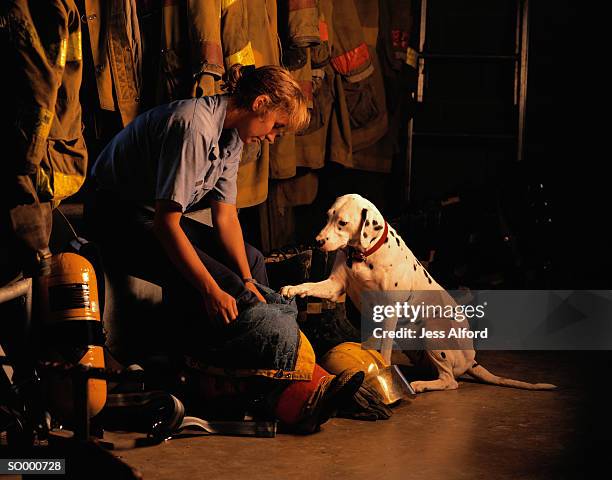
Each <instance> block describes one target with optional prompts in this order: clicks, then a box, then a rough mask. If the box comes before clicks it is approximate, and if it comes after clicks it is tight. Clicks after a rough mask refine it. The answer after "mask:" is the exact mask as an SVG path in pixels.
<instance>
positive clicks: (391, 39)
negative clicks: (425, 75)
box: [353, 0, 417, 173]
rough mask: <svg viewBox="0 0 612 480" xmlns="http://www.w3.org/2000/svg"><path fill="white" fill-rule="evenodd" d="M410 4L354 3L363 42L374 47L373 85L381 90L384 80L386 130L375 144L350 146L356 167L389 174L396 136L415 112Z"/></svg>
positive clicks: (397, 151) (414, 41)
mask: <svg viewBox="0 0 612 480" xmlns="http://www.w3.org/2000/svg"><path fill="white" fill-rule="evenodd" d="M413 3H414V2H412V0H391V1H388V2H379V4H378V8H377V9H376V10H377V11H374V9H373V8H372V2H370V1H364V0H358V1H356V6H357V7H358V12H359V17H360V18H361V20H362V24H363V31H364V34H365V36H366V41H367V43H368V45H369V46H370V47H371V48H372V47H373V46H374V45H377V53H378V55H377V58H375V62H376V71H377V74H375V75H380V76H379V77H378V76H377V77H375V82H374V85H375V87H376V88H377V89H380V88H382V83H381V80H384V92H385V96H386V110H387V115H388V121H389V128H388V129H387V132H386V134H385V135H384V136H383V137H382V138H381V139H380V140H378V141H377V142H376V143H374V144H372V145H370V146H367V147H366V148H360V149H358V151H355V146H353V164H354V165H355V168H359V169H362V170H369V171H376V172H382V173H389V172H390V171H391V168H392V163H393V159H394V156H395V157H397V155H399V154H400V146H399V136H400V134H401V129H402V125H405V123H406V118H407V116H408V117H409V116H411V115H412V112H414V98H413V93H414V92H415V91H416V78H417V77H416V65H417V64H416V62H417V54H416V50H415V48H416V45H417V38H416V33H417V32H416V31H415V29H413V22H414V11H413V7H414V5H413ZM374 21H376V22H374ZM379 27H380V28H379ZM376 39H378V40H376ZM376 42H377V43H376ZM378 72H379V73H378ZM398 163H401V161H400V162H398Z"/></svg>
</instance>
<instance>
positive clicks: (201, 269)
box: [153, 200, 248, 323]
mask: <svg viewBox="0 0 612 480" xmlns="http://www.w3.org/2000/svg"><path fill="white" fill-rule="evenodd" d="M181 215H182V212H181V207H180V205H178V204H177V203H175V202H172V201H169V200H157V201H156V202H155V217H154V220H153V231H154V232H155V235H156V237H157V238H158V239H159V241H160V242H161V244H162V246H163V247H164V250H165V251H166V253H167V254H168V256H169V257H170V260H171V261H172V263H173V264H174V265H175V266H176V267H177V268H178V270H179V271H180V272H181V274H182V275H183V276H184V277H185V278H186V279H187V280H188V281H189V283H191V284H192V285H193V286H194V287H195V288H196V289H197V290H198V291H199V292H200V293H201V294H202V297H203V300H204V305H205V307H206V310H207V312H208V314H209V316H210V317H211V318H214V317H215V316H216V315H219V317H221V319H222V320H223V321H224V322H225V323H230V322H231V321H233V320H235V319H236V317H237V316H238V307H237V306H236V299H234V297H232V296H231V295H229V294H228V293H227V292H224V291H223V290H222V289H221V288H220V287H219V285H218V284H217V282H216V281H215V279H214V278H213V277H212V275H211V274H210V272H209V271H208V270H207V269H206V267H205V266H204V264H203V263H202V261H201V260H200V257H198V254H197V253H196V251H195V249H194V248H193V245H192V244H191V242H190V241H189V239H188V238H187V235H185V232H184V231H183V229H182V228H181V226H180V221H181ZM247 268H248V265H247Z"/></svg>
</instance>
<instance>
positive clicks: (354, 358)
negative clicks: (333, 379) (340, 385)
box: [319, 342, 410, 405]
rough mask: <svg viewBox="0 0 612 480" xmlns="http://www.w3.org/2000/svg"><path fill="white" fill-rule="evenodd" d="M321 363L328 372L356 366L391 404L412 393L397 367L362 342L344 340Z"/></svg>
mask: <svg viewBox="0 0 612 480" xmlns="http://www.w3.org/2000/svg"><path fill="white" fill-rule="evenodd" d="M319 364H320V365H321V366H322V367H323V368H324V369H325V370H327V371H328V372H330V373H333V374H338V373H340V372H342V371H343V370H345V369H347V368H356V369H359V370H361V371H363V372H365V374H366V377H365V381H364V383H367V384H369V385H370V386H371V387H372V388H374V389H375V390H376V391H377V392H378V393H379V394H380V395H381V396H382V397H383V399H384V402H385V404H387V405H391V404H393V403H395V402H397V401H398V400H399V399H401V398H404V397H405V393H410V392H409V390H408V392H406V389H410V386H409V385H404V384H405V383H407V382H406V380H405V379H403V378H398V376H401V374H400V373H398V371H397V369H395V368H392V367H389V366H387V365H385V362H384V361H383V358H382V355H381V354H380V353H379V352H378V351H376V350H364V349H362V348H361V344H359V343H355V342H344V343H341V344H340V345H336V346H335V347H334V348H332V349H331V350H330V351H328V352H327V353H326V354H325V355H324V356H323V358H322V359H321V360H320V361H319Z"/></svg>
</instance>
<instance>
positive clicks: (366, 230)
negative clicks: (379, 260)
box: [359, 208, 374, 250]
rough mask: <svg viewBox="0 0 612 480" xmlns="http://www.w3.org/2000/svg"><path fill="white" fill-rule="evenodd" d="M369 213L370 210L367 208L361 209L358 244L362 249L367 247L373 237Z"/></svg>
mask: <svg viewBox="0 0 612 480" xmlns="http://www.w3.org/2000/svg"><path fill="white" fill-rule="evenodd" d="M371 215H372V214H371V212H370V211H369V210H368V209H367V208H364V209H362V210H361V229H360V232H359V244H360V245H361V248H363V249H364V250H367V248H368V247H369V246H370V242H371V240H372V238H373V237H374V230H373V226H372V221H371V219H370V217H371Z"/></svg>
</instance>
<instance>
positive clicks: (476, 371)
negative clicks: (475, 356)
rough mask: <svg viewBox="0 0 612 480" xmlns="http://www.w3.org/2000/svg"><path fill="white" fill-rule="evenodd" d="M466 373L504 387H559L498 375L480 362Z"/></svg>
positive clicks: (549, 388)
mask: <svg viewBox="0 0 612 480" xmlns="http://www.w3.org/2000/svg"><path fill="white" fill-rule="evenodd" d="M466 373H467V374H468V375H470V376H472V377H474V378H475V379H476V380H480V381H481V382H484V383H490V384H492V385H500V386H502V387H513V388H522V389H523V390H554V389H555V388H557V386H556V385H553V384H552V383H528V382H521V381H520V380H512V379H511V378H504V377H498V376H497V375H493V374H492V373H491V372H489V371H488V370H487V369H486V368H484V367H483V366H482V365H479V364H475V365H474V366H473V367H472V368H469V369H468V370H467V372H466Z"/></svg>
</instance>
